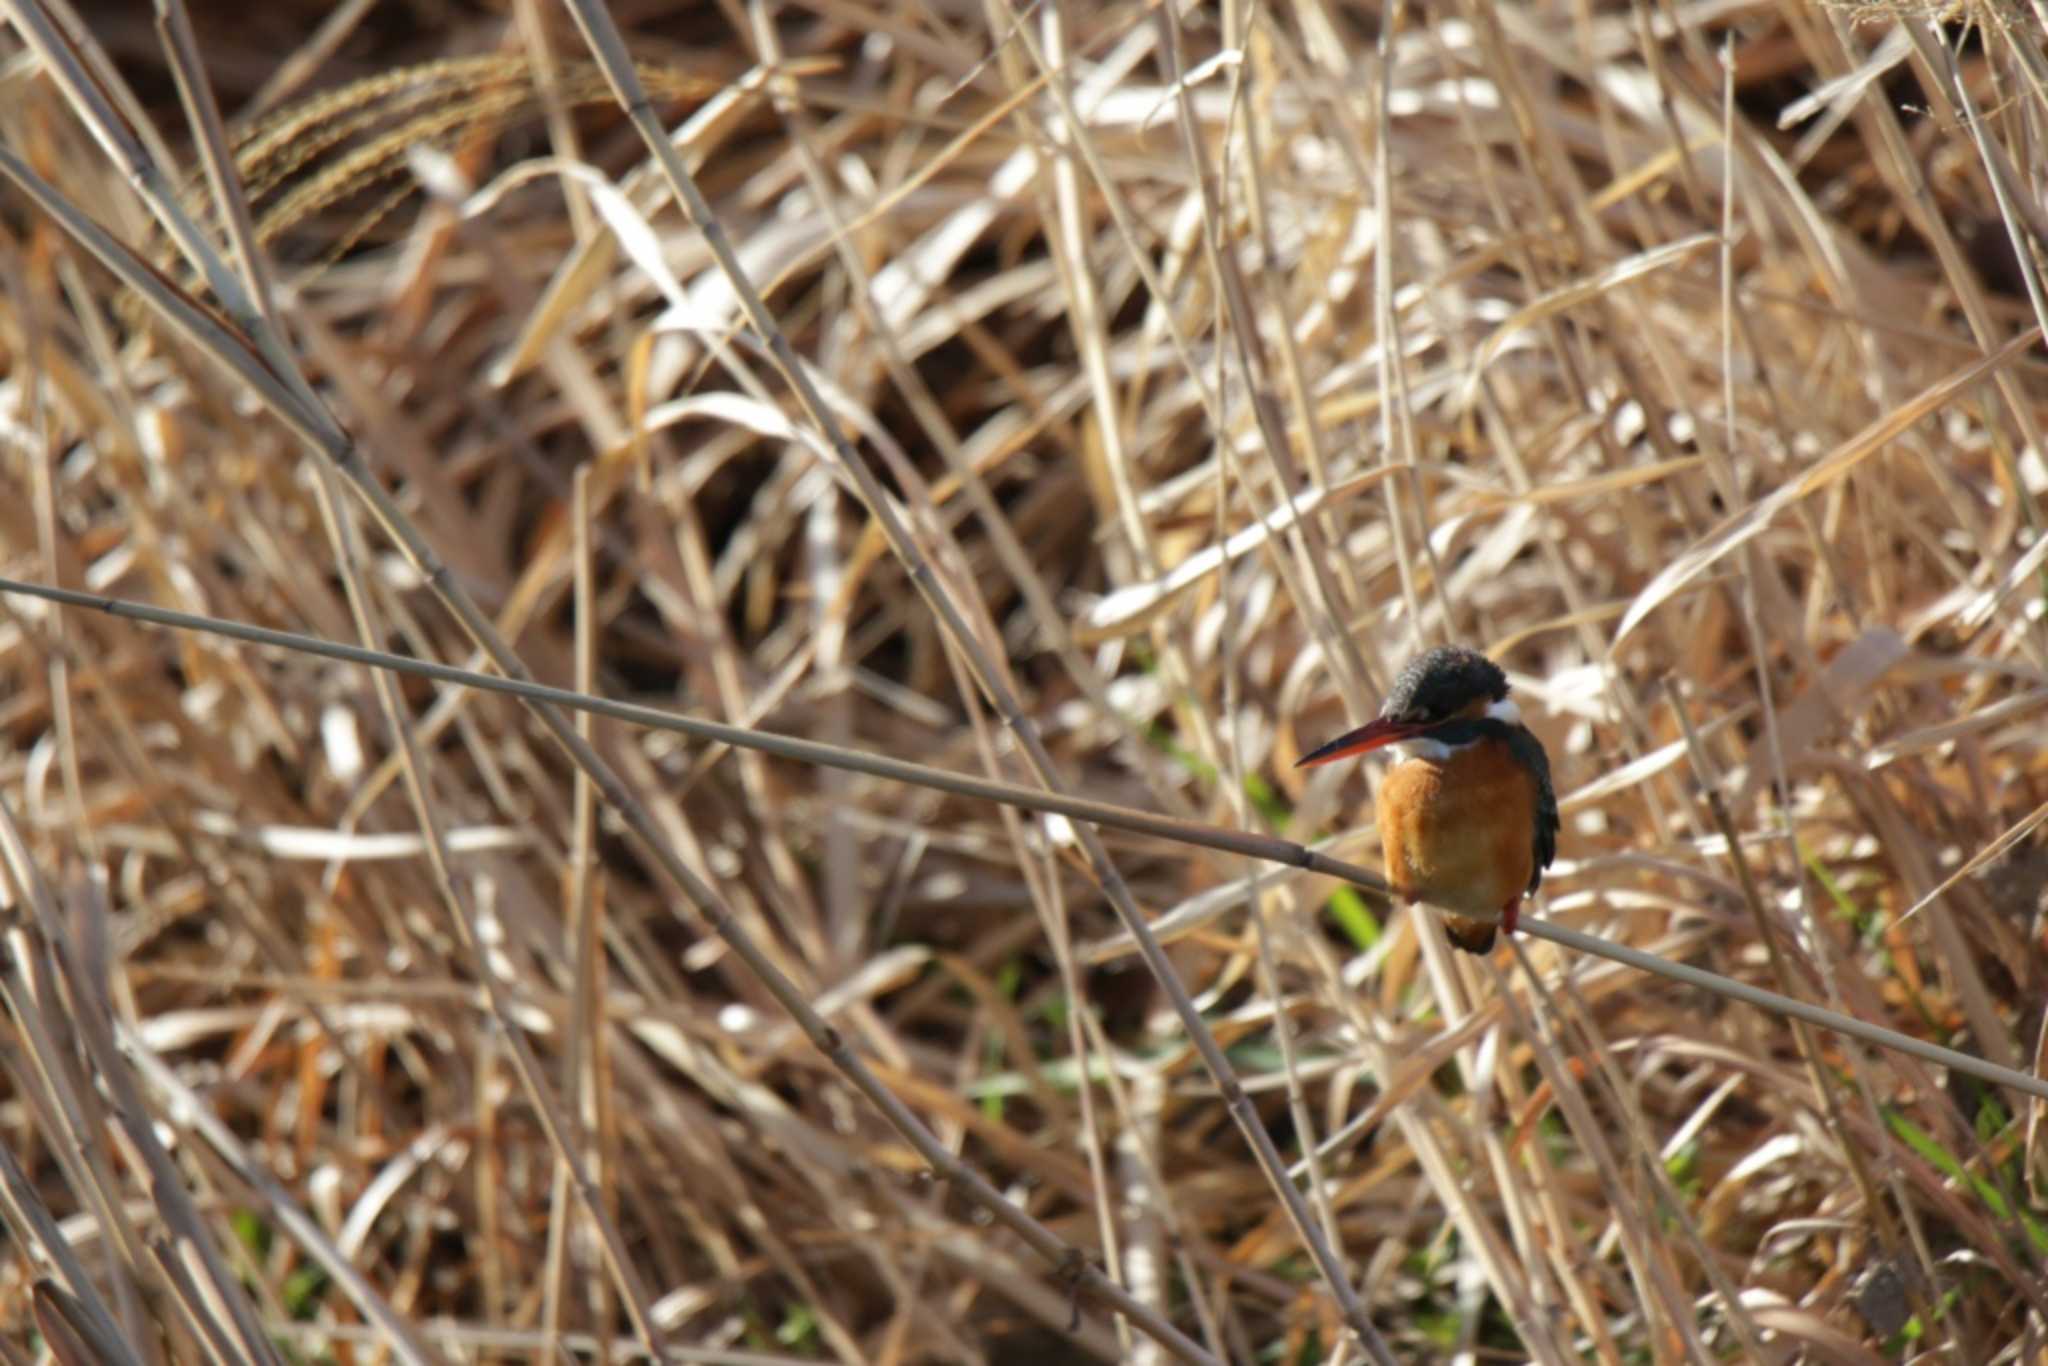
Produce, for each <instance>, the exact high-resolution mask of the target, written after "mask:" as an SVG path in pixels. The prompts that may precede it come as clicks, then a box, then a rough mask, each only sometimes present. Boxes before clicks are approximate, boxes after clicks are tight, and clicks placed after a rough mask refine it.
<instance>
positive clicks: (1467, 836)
mask: <svg viewBox="0 0 2048 1366" xmlns="http://www.w3.org/2000/svg"><path fill="white" fill-rule="evenodd" d="M1384 745H1398V746H1400V747H1401V749H1402V750H1403V751H1404V752H1405V754H1406V756H1407V757H1405V758H1404V759H1403V760H1402V761H1401V762H1400V763H1398V764H1396V765H1394V767H1393V769H1392V771H1390V772H1389V773H1388V774H1387V776H1386V779H1385V781H1383V782H1382V783H1381V784H1380V789H1379V798H1378V801H1377V803H1376V808H1375V809H1376V812H1377V818H1378V822H1379V830H1380V844H1381V848H1382V851H1383V852H1384V855H1385V859H1386V869H1387V881H1388V883H1389V884H1391V885H1392V887H1393V889H1394V891H1395V893H1396V894H1397V895H1399V896H1400V897H1401V898H1402V899H1403V900H1404V901H1407V902H1409V903H1410V904H1411V905H1412V904H1413V903H1415V902H1418V901H1420V902H1426V903H1427V904H1429V905H1432V906H1436V907H1438V908H1440V909H1442V910H1444V911H1446V912H1449V913H1450V914H1449V915H1448V917H1447V920H1446V926H1447V929H1448V931H1449V934H1450V940H1451V942H1452V943H1453V944H1455V945H1457V946H1458V947H1459V948H1461V949H1463V950H1465V951H1466V952H1467V953H1476V954H1486V953H1491V952H1492V951H1493V942H1494V930H1495V918H1496V916H1498V923H1499V928H1500V929H1502V930H1505V931H1506V932H1507V933H1509V934H1513V933H1514V932H1515V922H1516V918H1517V915H1518V913H1519V912H1520V910H1521V906H1522V898H1523V897H1525V896H1531V895H1534V894H1535V892H1536V889H1537V888H1538V887H1540V886H1542V885H1543V870H1544V869H1545V868H1548V867H1549V866H1550V864H1551V861H1552V860H1553V859H1555V858H1556V856H1557V827H1558V817H1557V794H1556V793H1555V792H1554V791H1553V790H1552V788H1551V786H1550V756H1549V755H1548V754H1547V753H1545V752H1544V749H1543V742H1542V741H1541V740H1538V739H1537V738H1536V736H1535V735H1534V733H1532V732H1531V731H1530V730H1529V728H1528V727H1527V726H1525V725H1523V724H1522V713H1521V709H1520V708H1518V707H1517V706H1516V705H1515V703H1514V701H1513V700H1512V699H1511V698H1509V697H1508V676H1507V675H1506V674H1505V673H1503V672H1501V669H1500V666H1499V665H1497V664H1495V663H1494V662H1493V661H1492V660H1490V659H1488V658H1487V657H1486V656H1485V655H1483V654H1481V653H1480V652H1479V651H1477V650H1472V649H1467V648H1466V647H1464V646H1461V645H1440V646H1438V647H1437V648H1435V649H1433V650H1430V651H1429V652H1428V653H1426V654H1424V655H1422V656H1420V657H1419V658H1417V659H1415V660H1413V661H1411V662H1410V663H1409V664H1408V666H1407V667H1406V668H1404V669H1402V670H1401V672H1400V673H1399V674H1398V675H1396V676H1395V679H1394V685H1393V687H1392V688H1391V689H1390V690H1389V691H1388V693H1387V698H1386V701H1385V702H1384V703H1383V704H1382V705H1381V707H1380V714H1379V716H1378V717H1376V718H1375V719H1374V720H1372V721H1370V722H1368V723H1367V724H1365V725H1363V726H1360V727H1359V728H1358V729H1357V730H1354V731H1349V732H1347V733H1346V734H1343V735H1340V736H1338V737H1337V738H1336V739H1334V740H1332V741H1330V742H1329V743H1328V744H1326V745H1322V746H1320V747H1319V748H1316V749H1313V750H1310V751H1309V752H1308V753H1307V754H1305V755H1303V756H1302V757H1301V759H1300V760H1299V761H1297V763H1296V764H1295V767H1297V768H1310V767H1314V766H1315V765H1318V764H1327V763H1331V762H1333V761H1335V760H1338V759H1348V758H1350V757H1351V756H1353V755H1357V754H1367V753H1370V752H1371V751H1373V750H1376V749H1379V748H1380V747H1382V746H1384Z"/></svg>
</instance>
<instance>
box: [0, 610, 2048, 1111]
mask: <svg viewBox="0 0 2048 1366" xmlns="http://www.w3.org/2000/svg"><path fill="white" fill-rule="evenodd" d="M0 593H18V594H21V595H23V596H25V597H33V598H41V599H44V600H45V601H48V602H56V603H62V604H63V605H65V606H67V607H84V608H91V609H93V610H95V611H100V612H106V613H108V614H109V615H112V616H117V617H126V618H128V619H130V620H132V621H142V622H147V623H149V624H151V625H155V626H166V627H171V628H173V629H177V630H186V631H201V632H205V633H206V634H209V635H216V636H224V637H227V638H228V639H231V640H241V641H246V642H248V643H250V644H252V645H266V646H272V647H276V648H279V649H287V650H296V651H299V652H301V653H304V654H311V655H319V656H321V657H323V658H326V659H333V660H339V661H341V662H343V663H348V664H361V665H366V666H368V667H370V668H375V669H389V670H391V671H392V672H394V673H402V674H409V675H411V676H413V677H415V678H425V679H429V680H432V681H433V682H437V683H451V684H455V685H457V686H461V687H468V688H477V689H480V690H482V691H485V692H497V693H505V694H507V695H509V696H513V697H520V698H524V699H527V700H529V701H534V702H544V703H547V704H550V705H553V706H558V707H562V708H565V709H569V710H574V711H587V712H590V713H592V714H593V715H597V716H604V717H609V718H611V719H613V720H617V721H626V722H629V723H631V724H634V725H642V726H650V727H654V728H656V729H659V730H667V731H674V732H676V733H677V734H681V735H688V736H691V737H692V738H695V739H700V740H709V741H715V742H717V743H719V744H726V745H732V746H735V747H737V748H744V749H756V750H760V751H762V752H763V753H766V754H774V755H778V756H780V757H782V758H785V759H794V760H798V761H800V762H803V763H812V764H825V765H830V766H832V767H835V768H845V769H849V770H851V771H853V772H856V773H865V774H868V775H869V776H871V777H876V778H887V779H889V780H891V781H893V782H903V783H914V784H916V785H917V786H920V787H928V788H931V789H934V790H936V791H940V792H950V793H953V794H954V795H956V796H962V797H973V798H979V799H982V800H986V801H996V802H1006V803H1009V804H1010V805H1013V806H1019V807H1023V808H1025V809H1027V810H1031V811H1042V812H1049V813H1053V814H1057V815H1063V816H1067V817H1070V818H1072V819H1074V820H1076V821H1086V822H1089V823H1092V824H1096V825H1106V826H1110V827H1113V828H1115V829H1120V830H1129V831H1131V832H1133V833H1134V834H1141V835H1153V836H1156V837H1158V838H1160V839H1166V840H1173V841H1175V842H1178V843H1183V844H1195V845H1200V846H1202V847H1204V848H1209V849H1217V850H1221V851H1223V852H1224V853H1231V854H1243V855H1247V856H1249V857H1252V858H1259V859H1266V860H1269V861H1271V862H1275V863H1285V864H1289V865H1292V866H1293V867H1296V868H1301V869H1305V870H1307V871H1309V872H1312V873H1322V874H1324V875H1326V876H1329V877H1334V878H1338V879H1340V880H1342V881H1345V882H1349V883H1351V884H1353V885H1355V886H1358V887H1362V888H1364V889H1366V890H1367V891H1372V892H1379V893H1382V894H1384V893H1385V892H1386V890H1387V886H1386V883H1385V882H1384V881H1383V880H1382V879H1381V878H1379V877H1378V876H1377V875H1376V874H1374V873H1372V872H1370V871H1368V870H1367V869H1364V868H1361V867H1359V866H1358V865H1356V864H1353V863H1347V862H1345V861H1344V860H1342V859H1337V858H1332V857H1330V856H1329V855H1328V854H1324V853H1321V852H1319V851H1317V850H1314V849H1310V848H1308V847H1307V846H1306V845H1301V844H1296V843H1294V842H1293V841H1292V840H1284V839H1277V838H1274V837H1272V836H1269V835H1255V834H1250V833H1248V832H1245V831H1241V830H1226V829H1223V828H1221V827H1218V826H1212V825H1202V824H1200V823H1198V822H1195V821H1180V820H1171V819H1168V818H1166V817H1162V816H1154V815H1152V814H1150V813H1148V812H1144V811H1132V810H1129V809H1127V808H1124V807H1120V806H1115V805H1112V804H1110V803H1108V802H1096V801H1089V800H1087V799H1085V798H1078V797H1067V796H1061V795H1058V794H1055V793H1051V792H1045V791H1042V790H1040V789H1037V788H1029V787H1016V786H1013V785H1011V784H1009V783H998V782H993V781H990V780H989V779H986V778H974V777H969V776H968V775H966V774H960V773H949V772H947V771H946V770H944V769H938V768H928V767H926V766H925V765H923V764H913V763H906V762H905V761H903V760H901V759H890V758H887V757H885V756H882V755H879V754H866V753H862V752H861V751H859V750H850V749H840V748H838V747H836V746H833V745H824V744H819V743H818V742H817V741H815V740H800V739H797V738H796V737H794V736H788V735H776V734H773V733H771V732H768V731H759V730H746V729H743V728H741V727H738V726H728V725H723V724H721V723H719V722H717V721H705V720H701V719H699V718H697V717H693V716H684V715H681V714H679V713H676V712H670V711H663V710H661V709H659V708H657V707H646V706H640V705H638V704H636V703H632V702H616V701H612V700H611V699H609V698H603V697H587V696H584V695H582V694H580V693H574V692H570V691H568V690H567V689H564V688H551V687H548V686H547V685H546V684H543V683H535V682H531V681H526V680H520V679H512V678H500V677H498V676H496V675H494V674H480V673H472V672H470V671H469V670H466V669H458V668H455V667H454V666H453V665H449V664H437V663H434V662H432V661H430V660H423V659H408V658H407V657H405V656H404V655H394V654H386V653H384V652H383V651H381V650H369V649H364V648H362V647H360V646H355V645H343V644H339V643H337V642H335V641H331V640H321V639H319V638H318V637H315V636H304V635H298V634H295V633H293V632H290V631H276V630H272V629H270V628H268V627H264V626H250V625H247V624H245V623H242V622H235V621H222V620H220V619H219V618H217V617H203V616H196V615H194V614H192V613H189V612H175V611H172V610H170V609H169V608H164V607H152V606H150V605H149V604H147V603H140V602H130V601H127V600H125V599H122V598H114V597H108V596H107V595H105V594H103V593H82V592H78V591H76V590H74V589H69V588H53V587H51V586H49V585H47V584H39V583H24V582H22V581H21V580H18V579H9V578H4V577H0ZM1517 933H1521V934H1526V935H1528V936H1529V937H1531V938H1532V939H1542V940H1545V941H1547V942H1549V943H1552V944H1556V945H1557V946H1558V947H1560V948H1566V949H1571V950H1572V951H1573V952H1575V953H1587V954H1592V955H1593V956H1594V957H1596V958H1605V959H1607V960H1609V961H1610V962H1615V963H1620V964H1622V965H1623V966H1625V967H1631V968H1635V969H1637V970H1638V971H1641V972H1648V973H1653V974H1655V975H1656V976H1659V977H1663V978H1667V979H1669V980H1670V981H1673V982H1679V983H1682V984H1684V985H1686V986H1691V987H1698V988H1700V989H1701V990H1703V991H1710V992H1712V993H1714V994H1715V995H1716V996H1721V997H1725V998H1727V999H1729V1000H1732V1001H1741V1002H1742V1003H1743V1004H1745V1005H1751V1006H1755V1007H1756V1008H1757V1009H1759V1010H1762V1011H1765V1012H1766V1013H1769V1014H1774V1015H1784V1016H1788V1017H1790V1018H1792V1019H1796V1020H1803V1021H1805V1022H1806V1023H1808V1024H1813V1025H1819V1026H1820V1027H1821V1028H1823V1029H1832V1030H1835V1031H1836V1032H1837V1033H1841V1034H1847V1035H1849V1036H1850V1037H1851V1038H1856V1039H1861V1040H1862V1041H1863V1042H1865V1043H1870V1044H1875V1045H1877V1046H1878V1047H1880V1048H1889V1049H1892V1050H1894V1051H1896V1052H1900V1053H1905V1054H1908V1055H1910V1056H1912V1057H1916V1058H1919V1059H1920V1060H1921V1061H1923V1062H1931V1063H1934V1064H1935V1065H1937V1066H1940V1067H1949V1068H1953V1069H1955V1070H1956V1071H1958V1072H1965V1073H1968V1074H1969V1075H1971V1076H1973V1077H1977V1078H1979V1079H1981V1080H1984V1081H1988V1082H1992V1083H1995V1084H1997V1085H1999V1086H2010V1087H2012V1088H2013V1089H2014V1090H2016V1091H2021V1092H2024V1093H2025V1094H2027V1095H2030V1096H2035V1097H2038V1098H2040V1099H2042V1100H2048V1079H2044V1078H2042V1077H2037V1076H2034V1075H2032V1074H2030V1073H2027V1072H2021V1071H2018V1070H2016V1069H2014V1068H2010V1067H2000V1066H1999V1065H1998V1064H1996V1063H1991V1062H1986V1061H1985V1060H1984V1059H1982V1058H1977V1057H1972V1056H1971V1055H1969V1054H1968V1053H1960V1052H1957V1051H1956V1050H1955V1049H1953V1048H1944V1047H1942V1046H1941V1045H1940V1044H1933V1043H1928V1042H1927V1041H1926V1040H1924V1039H1916V1038H1913V1037H1912V1036H1911V1035H1908V1034H1901V1033H1899V1032H1898V1031H1897V1030H1895V1029H1886V1028H1885V1027H1884V1026H1883V1025H1875V1024H1871V1023H1870V1022H1868V1021H1866V1020H1859V1019H1857V1018H1855V1017H1854V1016H1851V1015H1844V1014H1842V1013H1841V1012H1839V1011H1834V1010H1829V1009H1827V1008H1826V1007H1825V1006H1817V1005H1813V1004H1811V1003H1809V1002H1806V1001H1801V1000H1798V999H1796V998H1794V997H1790V996H1784V995H1781V994H1779V993H1778V992H1775V991H1766V990H1764V989H1763V988H1762V987H1753V986H1750V985H1749V984H1747V983H1745V982H1738V981H1736V980H1735V979H1733V978H1731V977H1723V976H1722V975H1721V974H1720V973H1717V972H1708V971H1707V970H1705V969H1704V968H1695V967H1690V966H1688V965H1686V964H1684V963H1675V962H1672V961H1671V960H1670V959H1668V958H1660V957H1658V956H1657V955H1656V954H1654V953H1647V952H1645V951H1643V950H1642V949H1636V948H1631V947H1629V946H1628V945H1626V944H1617V943H1615V942H1614V941H1612V940H1609V939H1602V938H1601V937H1599V936H1598V935H1592V934H1584V933H1581V932H1580V931H1578V930H1574V929H1569V928H1567V927H1566V926H1563V925H1560V924H1558V923H1557V922H1555V921H1552V920H1542V919H1535V918H1530V919H1525V920H1523V921H1522V922H1521V925H1520V926H1519V927H1518V930H1517Z"/></svg>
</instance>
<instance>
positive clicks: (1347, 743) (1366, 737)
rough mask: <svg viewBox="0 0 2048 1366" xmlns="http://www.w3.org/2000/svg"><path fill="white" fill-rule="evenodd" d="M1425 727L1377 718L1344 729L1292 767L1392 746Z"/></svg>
mask: <svg viewBox="0 0 2048 1366" xmlns="http://www.w3.org/2000/svg"><path fill="white" fill-rule="evenodd" d="M1427 729H1428V727H1426V726H1420V725H1416V724H1415V723H1413V722H1405V721H1396V720H1393V719H1392V718H1391V717H1386V716H1382V717H1380V718H1378V719H1377V720H1374V721H1368V722H1367V723H1366V724H1364V725H1362V726H1360V727H1359V728H1358V729H1357V730H1354V731H1347V732H1346V733H1345V734H1343V735H1340V736H1338V737H1337V738H1336V739H1334V740H1332V741H1330V743H1329V744H1327V745H1324V746H1323V747H1322V748H1320V749H1312V750H1310V751H1309V752H1308V753H1306V754H1304V755H1302V756H1301V757H1300V758H1299V759H1297V760H1295V761H1294V766H1295V767H1296V768H1313V767H1314V766H1315V765H1317V764H1327V763H1330V762H1332V761H1334V760H1337V759H1348V758H1350V757H1351V756H1352V755H1354V754H1364V753H1367V752H1368V751H1371V750H1375V749H1378V748H1379V747H1380V746H1382V745H1391V744H1393V743H1395V742H1396V741H1399V740H1406V739H1408V738H1409V737H1410V736H1415V735H1420V734H1422V732H1423V731H1425V730H1427Z"/></svg>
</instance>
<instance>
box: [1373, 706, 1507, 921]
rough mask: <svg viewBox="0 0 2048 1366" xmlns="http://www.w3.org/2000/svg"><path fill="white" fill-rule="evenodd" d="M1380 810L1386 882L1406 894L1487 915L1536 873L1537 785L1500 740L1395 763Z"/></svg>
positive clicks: (1383, 787)
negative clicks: (1440, 756) (1438, 756)
mask: <svg viewBox="0 0 2048 1366" xmlns="http://www.w3.org/2000/svg"><path fill="white" fill-rule="evenodd" d="M1378 813H1379V815H1378V819H1379V828H1380V839H1381V842H1382V844H1383V847H1384V850H1385V856H1386V866H1387V879H1388V881H1390V882H1392V883H1393V884H1394V886H1395V888H1396V889H1397V890H1398V891H1400V892H1401V893H1402V895H1404V896H1409V897H1413V898H1415V899H1417V900H1420V901H1426V902H1428V903H1430V904H1431V905H1434V906H1441V907H1443V908H1444V909H1445V910H1451V911H1465V912H1468V913H1476V914H1487V913H1491V912H1496V911H1499V910H1500V909H1501V908H1502V907H1503V906H1505V905H1507V904H1508V903H1509V902H1511V901H1513V900H1515V899H1516V898H1518V897H1520V896H1521V895H1522V893H1523V891H1524V890H1525V889H1526V888H1527V887H1528V885H1529V878H1530V875H1531V874H1532V873H1533V872H1534V871H1535V868H1536V851H1535V845H1536V782H1535V779H1534V778H1533V777H1531V776H1530V774H1529V771H1528V770H1527V769H1525V768H1524V767H1522V765H1521V764H1519V763H1517V762H1515V759H1514V756H1513V755H1512V754H1510V753H1509V752H1508V748H1507V746H1506V745H1505V744H1502V743H1501V742H1499V741H1497V740H1492V739H1487V740H1481V741H1480V742H1478V743H1477V744H1473V745H1468V746H1466V747H1464V748H1462V749H1456V750H1453V751H1451V753H1450V755H1449V756H1448V757H1447V758H1445V759H1443V760H1441V761H1437V760H1431V759H1407V760H1404V761H1403V762H1401V763H1399V764H1397V765H1395V766H1394V769H1393V771H1392V772H1391V773H1389V774H1388V775H1387V777H1386V781H1385V782H1383V783H1381V784H1380V792H1379V804H1378Z"/></svg>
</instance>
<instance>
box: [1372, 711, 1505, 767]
mask: <svg viewBox="0 0 2048 1366" xmlns="http://www.w3.org/2000/svg"><path fill="white" fill-rule="evenodd" d="M1486 716H1487V719H1488V720H1492V721H1505V722H1507V724H1509V725H1511V726H1519V725H1521V724H1522V709H1521V708H1520V707H1518V706H1516V705H1515V703H1514V699H1512V698H1507V697H1503V698H1502V699H1501V700H1500V701H1498V702H1494V703H1492V704H1490V705H1489V706H1488V707H1487V708H1486ZM1478 743H1479V741H1478V740H1477V739H1472V740H1467V741H1466V742H1465V743H1464V744H1462V745H1447V744H1445V743H1444V742H1443V741H1441V740H1432V739H1430V738H1429V737H1428V736H1427V735H1416V736H1411V737H1410V738H1408V739H1406V740H1396V741H1395V742H1394V747H1395V748H1396V749H1398V750H1400V751H1401V753H1402V754H1404V755H1406V756H1407V757H1408V758H1410V759H1426V760H1428V761H1429V762H1430V763H1432V764H1440V763H1442V762H1443V761H1444V760H1446V759H1448V758H1450V757H1451V756H1452V755H1453V754H1456V753H1457V752H1458V751H1459V750H1461V749H1470V748H1471V747H1472V746H1474V745H1476V744H1478Z"/></svg>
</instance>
